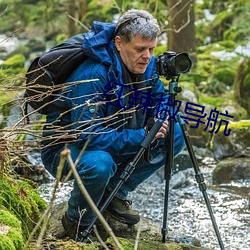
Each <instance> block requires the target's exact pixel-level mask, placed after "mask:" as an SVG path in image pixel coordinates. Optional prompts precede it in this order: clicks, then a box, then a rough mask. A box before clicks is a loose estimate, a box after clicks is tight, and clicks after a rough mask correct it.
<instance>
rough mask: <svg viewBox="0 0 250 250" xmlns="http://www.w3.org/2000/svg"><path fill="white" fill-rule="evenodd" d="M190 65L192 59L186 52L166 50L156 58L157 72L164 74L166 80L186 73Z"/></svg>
mask: <svg viewBox="0 0 250 250" xmlns="http://www.w3.org/2000/svg"><path fill="white" fill-rule="evenodd" d="M191 66H192V61H191V59H190V57H189V56H188V54H187V53H180V54H176V53H175V52H174V51H167V52H164V53H163V54H162V55H160V56H159V57H158V58H157V60H156V69H157V73H158V74H159V75H161V76H165V77H166V79H167V80H170V79H172V78H174V77H177V76H179V75H180V74H181V73H183V74H184V73H187V72H188V71H189V70H190V69H191Z"/></svg>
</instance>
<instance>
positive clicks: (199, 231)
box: [39, 157, 250, 250]
mask: <svg viewBox="0 0 250 250" xmlns="http://www.w3.org/2000/svg"><path fill="white" fill-rule="evenodd" d="M215 164H216V163H215V161H214V160H213V159H212V158H209V157H206V158H205V159H204V160H202V162H201V166H200V170H201V172H202V173H203V176H204V178H205V183H206V186H207V190H206V192H207V194H208V197H209V202H210V204H211V207H212V209H213V214H214V216H215V220H216V223H217V225H218V228H219V232H220V234H221V238H222V241H223V243H224V246H225V249H226V250H250V200H249V192H250V180H244V181H241V180H239V181H237V182H236V181H234V182H231V183H229V184H223V185H217V186H213V185H212V170H213V168H214V167H215ZM162 176H164V175H162V171H158V172H157V173H155V174H154V175H153V176H151V177H150V178H149V179H148V180H147V181H146V182H144V183H143V184H141V185H140V186H139V187H138V188H137V190H136V192H133V193H131V194H130V196H129V198H130V199H131V200H132V201H133V205H132V208H133V209H136V210H137V211H139V213H140V215H141V216H142V217H144V218H147V219H149V220H150V221H151V222H152V223H153V224H155V225H157V226H159V232H160V229H161V228H162V223H163V222H162V218H163V213H164V195H165V180H164V178H162ZM53 184H54V182H50V183H46V184H42V185H41V186H40V187H39V190H40V193H41V195H42V197H43V198H44V199H45V200H46V201H49V199H50V197H51V190H52V189H53ZM71 188H72V182H68V183H67V184H66V185H65V184H64V185H63V187H61V188H60V189H59V191H58V193H57V197H56V200H55V203H60V202H62V201H65V200H67V199H68V198H69V195H70V191H71ZM167 225H168V229H169V232H170V234H171V232H173V234H174V235H175V236H177V238H181V237H192V238H196V239H198V240H200V242H201V245H202V246H203V247H208V248H211V249H214V250H220V247H219V243H218V240H217V237H216V234H215V232H214V229H213V224H212V221H211V219H210V216H209V213H208V210H207V207H206V203H205V200H204V198H203V195H202V192H201V191H200V190H199V188H198V187H197V182H196V180H195V176H194V169H193V168H187V169H185V170H181V171H178V172H176V173H174V174H173V176H172V178H171V180H170V192H169V203H168V221H167Z"/></svg>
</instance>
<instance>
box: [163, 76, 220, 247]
mask: <svg viewBox="0 0 250 250" xmlns="http://www.w3.org/2000/svg"><path fill="white" fill-rule="evenodd" d="M181 90H182V89H181V87H179V86H178V78H177V80H174V79H172V80H171V81H170V83H169V94H170V97H171V104H172V114H174V113H175V107H174V100H175V96H176V95H177V93H180V92H181ZM170 113H171V112H170ZM181 116H182V113H181V112H178V113H177V121H178V123H179V124H180V126H181V130H182V133H183V137H184V140H185V143H186V146H187V150H188V153H189V156H190V159H191V162H192V164H193V167H194V171H195V179H196V182H197V183H198V186H199V189H200V191H201V192H202V194H203V198H204V200H205V203H206V206H207V209H208V212H209V215H210V219H211V221H212V224H213V228H214V231H215V234H216V237H217V240H218V242H219V245H220V248H221V250H225V247H224V245H223V242H222V239H221V236H220V232H219V229H218V226H217V223H216V220H215V217H214V214H213V210H212V207H211V204H210V201H209V199H208V195H207V192H206V184H205V182H204V177H203V174H202V173H201V171H200V169H199V165H198V162H197V159H196V157H195V154H194V151H193V147H192V145H191V142H190V138H189V133H188V130H187V128H186V124H185V122H184V120H183V119H182V118H181ZM174 122H175V121H174V115H173V118H172V119H170V126H169V133H168V136H167V138H166V145H167V148H168V150H167V151H166V161H165V201H164V214H163V226H162V242H163V243H165V242H166V234H167V232H168V229H167V216H168V198H169V182H170V179H171V175H172V169H173V165H174Z"/></svg>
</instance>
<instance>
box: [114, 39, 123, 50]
mask: <svg viewBox="0 0 250 250" xmlns="http://www.w3.org/2000/svg"><path fill="white" fill-rule="evenodd" d="M121 43H122V40H121V37H119V36H116V37H115V47H116V49H117V50H118V51H120V49H121Z"/></svg>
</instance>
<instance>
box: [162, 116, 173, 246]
mask: <svg viewBox="0 0 250 250" xmlns="http://www.w3.org/2000/svg"><path fill="white" fill-rule="evenodd" d="M165 142H166V148H167V149H168V150H167V151H166V162H165V197H164V212H163V225H162V229H161V233H162V242H163V243H165V242H166V235H167V233H168V228H167V225H168V223H167V220H168V200H169V183H170V179H171V176H172V169H173V165H174V119H171V120H170V127H169V133H168V135H167V138H166V139H165Z"/></svg>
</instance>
